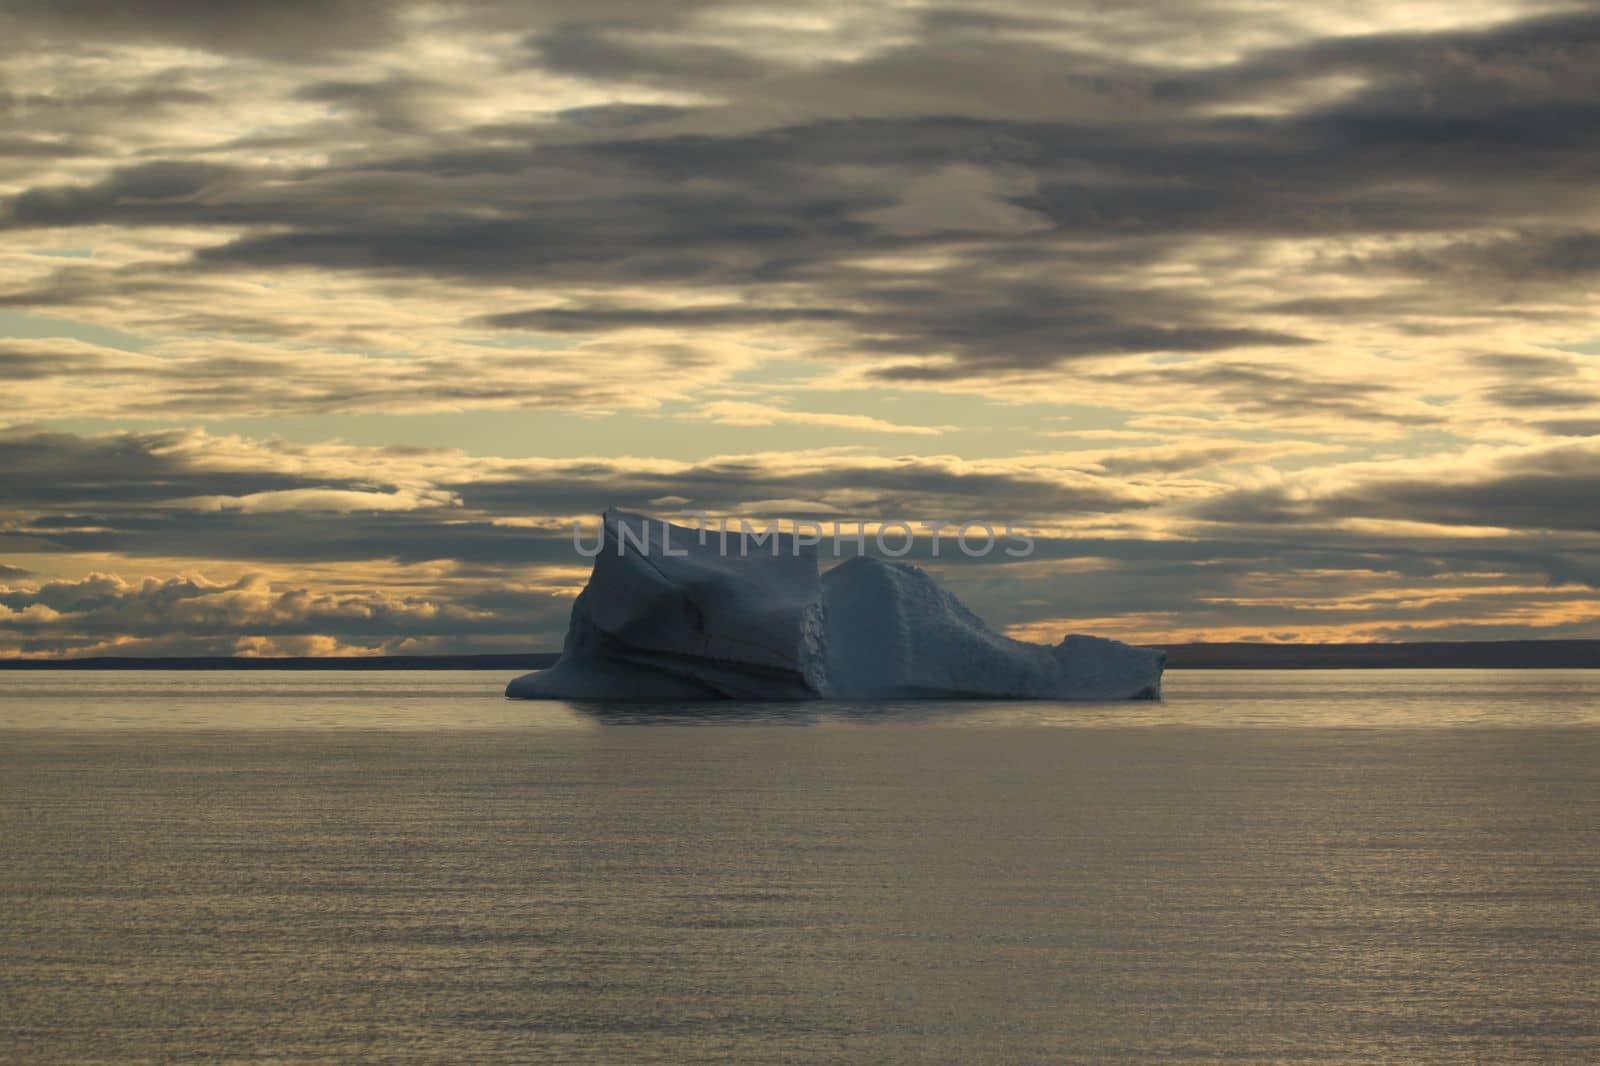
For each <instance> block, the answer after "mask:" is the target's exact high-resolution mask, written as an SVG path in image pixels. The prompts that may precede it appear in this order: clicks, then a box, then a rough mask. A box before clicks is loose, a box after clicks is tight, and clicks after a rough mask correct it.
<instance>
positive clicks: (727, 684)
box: [506, 511, 1166, 701]
mask: <svg viewBox="0 0 1600 1066" xmlns="http://www.w3.org/2000/svg"><path fill="white" fill-rule="evenodd" d="M601 524H602V527H603V529H604V537H603V540H602V544H601V549H600V552H599V554H598V555H596V556H595V561H594V572H593V573H591V574H590V575H589V583H588V585H587V586H585V588H584V590H583V591H582V592H581V593H579V595H578V598H577V601H576V602H575V603H574V604H573V606H572V620H571V623H570V625H569V626H568V629H567V638H566V642H565V644H564V645H563V647H562V650H561V658H560V660H559V661H558V662H557V663H556V664H555V665H554V666H552V667H550V668H549V669H546V670H539V671H536V672H534V673H531V674H527V675H525V676H523V677H519V678H517V679H516V680H515V681H512V682H511V684H510V685H508V686H507V687H506V695H507V696H511V697H514V698H519V699H566V700H640V701H666V700H707V699H736V700H810V699H827V700H893V699H1050V700H1118V699H1157V698H1159V697H1160V695H1161V670H1162V667H1163V665H1164V663H1165V660H1166V655H1165V653H1164V652H1161V651H1157V650H1154V649H1149V648H1135V647H1131V646H1129V645H1127V644H1123V643H1121V642H1119V641H1115V640H1105V639H1103V638H1100V637H1087V636H1068V637H1067V638H1066V639H1064V640H1063V641H1062V642H1061V643H1060V644H1057V645H1055V646H1054V647H1050V646H1047V645H1043V644H1029V643H1025V642H1023V641H1019V640H1012V639H1011V638H1010V637H1006V636H1002V635H1001V634H999V633H996V632H994V631H993V630H991V629H990V628H989V627H988V626H986V625H984V623H983V620H982V619H980V618H979V617H978V616H977V615H975V614H973V613H972V612H971V611H970V610H968V609H967V608H966V607H965V606H964V605H963V604H962V603H961V602H960V601H959V600H957V599H956V598H955V597H954V596H952V595H950V593H948V592H946V591H945V590H944V589H941V588H940V587H939V586H938V585H937V584H936V583H935V582H934V580H933V578H931V577H929V576H928V575H927V574H926V573H924V572H923V571H922V570H920V569H918V568H917V567H915V566H909V565H907V564H905V563H890V562H883V561H881V560H878V559H873V558H870V557H866V556H862V557H859V558H854V559H850V560H848V561H847V562H844V563H841V564H840V565H838V566H836V567H834V568H833V569H831V570H829V571H828V572H827V573H825V574H822V575H820V576H819V575H818V568H817V555H816V549H815V547H814V546H812V545H810V544H805V543H799V544H797V543H796V542H795V538H794V537H793V536H792V535H789V534H774V535H773V536H774V537H775V538H776V539H775V540H761V541H755V540H754V539H752V538H741V537H740V536H739V535H738V534H731V533H730V534H727V535H726V536H724V535H723V534H721V533H719V532H717V531H715V530H707V531H704V532H702V531H699V530H694V529H687V528H685V527H682V526H675V525H670V524H668V523H666V522H662V521H660V520H659V519H654V518H647V517H645V516H643V515H636V514H629V513H626V512H622V511H607V512H606V513H605V515H604V517H603V518H602V520H601Z"/></svg>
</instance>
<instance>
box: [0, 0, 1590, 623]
mask: <svg viewBox="0 0 1600 1066" xmlns="http://www.w3.org/2000/svg"><path fill="white" fill-rule="evenodd" d="M0 42H4V43H0V115H3V116H4V119H5V122H4V125H3V127H0V128H3V129H4V131H5V132H4V133H0V425H8V426H9V428H8V429H6V430H5V432H4V434H3V436H0V489H3V490H4V491H3V492H0V529H3V531H4V532H3V533H0V553H3V556H4V559H5V563H4V567H3V568H0V588H3V589H4V590H5V591H4V593H3V596H4V598H3V599H0V603H4V604H5V605H6V606H5V608H4V610H5V612H7V613H0V645H3V647H0V650H5V649H9V650H12V651H26V652H28V653H36V654H47V653H51V652H53V651H64V650H74V649H84V648H99V647H111V646H119V645H118V642H119V641H120V642H123V644H125V645H126V646H129V647H138V648H151V649H156V648H173V649H179V648H204V649H208V650H214V649H219V648H220V649H223V650H230V649H233V648H236V647H237V648H239V649H241V650H250V649H255V650H259V649H261V648H268V647H282V648H289V647H323V648H331V647H339V648H365V649H373V650H375V649H391V650H394V649H398V648H401V647H402V646H403V647H405V648H439V649H465V648H469V647H472V648H476V647H487V646H494V647H502V646H549V643H550V641H551V640H552V639H553V637H554V635H555V634H558V633H559V631H560V629H561V627H562V625H563V621H562V614H563V610H562V608H561V606H560V605H561V604H562V603H563V602H564V597H566V596H568V595H570V591H571V588H572V587H573V584H574V582H576V581H580V580H581V572H580V570H581V568H579V567H577V561H576V560H575V557H574V556H573V554H572V553H571V550H570V546H568V545H566V544H565V540H564V538H565V536H566V534H565V533H564V532H563V530H564V528H565V527H564V525H563V524H564V523H565V522H567V521H569V520H570V519H572V518H574V517H577V516H582V515H592V514H594V513H595V512H597V511H598V510H600V509H601V508H602V507H604V506H606V505H611V504H615V505H620V506H627V507H635V508H639V509H644V510H655V511H665V510H669V509H672V508H675V507H678V506H692V507H695V508H702V509H707V510H712V511H717V512H729V513H738V514H743V515H747V516H749V517H751V518H752V519H754V518H757V517H765V516H768V515H775V514H783V515H787V516H791V517H801V516H817V515H821V516H834V515H842V516H846V517H852V518H863V519H881V518H887V517H900V518H911V519H923V518H938V519H955V520H960V519H962V518H966V517H982V518H986V519H990V520H996V521H1004V520H1007V519H1013V518H1015V519H1023V520H1026V521H1028V522H1029V523H1031V524H1032V525H1033V526H1034V528H1036V529H1037V530H1038V531H1039V534H1040V540H1039V543H1040V545H1041V550H1040V555H1039V556H1038V557H1037V558H1036V559H1034V560H1031V561H1029V562H1027V563H1025V564H1015V563H1013V564H1004V565H1002V564H998V563H996V564H993V565H989V564H971V565H965V566H964V565H963V564H960V563H959V562H958V561H952V560H949V559H947V558H942V559H940V560H932V559H929V560H928V561H929V562H930V564H933V563H937V565H939V566H941V567H946V568H947V569H948V570H949V571H950V573H949V577H950V579H951V580H952V581H953V582H955V583H957V584H958V586H960V587H962V590H963V592H964V593H965V594H966V595H968V596H969V597H971V598H972V599H973V600H974V601H975V602H978V603H979V604H980V606H981V607H982V608H983V609H984V611H985V612H986V613H987V614H989V615H990V616H991V617H993V618H995V620H996V621H998V622H1000V623H1002V624H1006V625H1013V626H1016V627H1019V628H1018V631H1019V632H1021V631H1027V632H1030V633H1038V634H1040V635H1043V634H1045V633H1047V632H1049V631H1052V630H1054V629H1057V628H1066V627H1078V628H1098V629H1099V630H1101V631H1105V632H1114V633H1118V634H1122V635H1130V636H1137V637H1139V638H1141V639H1151V640H1156V639H1184V638H1187V637H1198V636H1215V637H1223V636H1227V637H1236V636H1242V637H1251V638H1257V637H1259V638H1265V639H1284V638H1287V637H1289V636H1291V635H1299V636H1300V637H1301V638H1309V637H1334V636H1353V637H1360V638H1363V639H1392V638H1397V637H1404V636H1407V635H1417V634H1420V633H1428V634H1431V635H1475V634H1481V635H1493V636H1529V635H1540V634H1548V635H1592V636H1600V606H1597V600H1596V597H1595V595H1594V581H1595V576H1596V573H1597V566H1596V561H1595V556H1594V552H1595V550H1596V543H1595V539H1594V537H1595V533H1594V531H1595V530H1596V529H1600V522H1597V520H1600V514H1597V513H1596V512H1595V508H1594V506H1593V505H1592V504H1591V503H1590V502H1589V501H1590V500H1591V499H1592V498H1600V493H1596V492H1595V491H1594V490H1595V489H1600V484H1595V483H1596V482H1597V480H1600V476H1597V474H1596V471H1597V470H1600V366H1597V359H1600V354H1597V353H1600V315H1597V314H1596V311H1595V307H1596V306H1597V305H1596V302H1595V299H1594V297H1595V294H1596V287H1597V284H1600V226H1597V225H1596V224H1595V223H1594V220H1595V219H1596V218H1600V191H1597V186H1596V184H1595V183H1594V181H1593V180H1592V175H1593V173H1594V171H1595V167H1596V164H1597V162H1600V140H1597V137H1596V134H1595V133H1594V132H1593V131H1594V130H1596V129H1600V121H1597V120H1600V104H1597V103H1596V101H1597V100H1600V76H1597V75H1596V73H1595V72H1596V71H1597V70H1600V13H1597V12H1596V11H1595V10H1594V9H1593V7H1592V5H1587V4H1564V3H1540V2H1523V3H1516V2H1504V0H1473V2H1468V3H1463V4H1452V5H1447V6H1439V5H1425V4H1416V5H1394V4H1357V5H1353V6H1352V5H1344V6H1341V7H1339V8H1338V9H1337V10H1336V9H1333V8H1330V7H1327V6H1324V5H1304V4H1290V3H1287V2H1285V3H1276V2H1269V3H1265V4H1249V5H1243V4H1237V3H1220V2H1219V3H1212V2H1204V3H1183V4H1176V3H1170V2H1168V0H1137V2H1134V3H1130V4H1119V5H1115V6H1114V7H1106V6H1105V5H1094V4H1065V5H1063V4H1058V3H1048V4H1047V3H1043V2H1038V3H1032V2H1027V0H1008V2H1006V3H1002V4H993V3H984V4H977V3H961V2H957V3H950V4H922V3H911V4H842V3H841V4H834V3H825V4H821V5H812V6H809V7H807V8H806V9H805V10H804V11H799V10H797V9H795V8H794V7H793V6H792V5H776V4H769V3H765V2H713V0H705V2H690V3H673V4H656V3H651V4H645V3H636V2H624V0H589V2H586V3H583V4H577V3H566V2H560V3H542V4H538V5H531V6H530V5H525V4H511V3H503V2H492V0H476V2H467V3H457V4H450V5H438V4H427V3H395V4H389V3H382V4H380V3H374V2H370V0H338V2H336V3H316V4H312V3H283V4H276V5H258V4H235V5H216V4H201V3H195V2H189V0H184V2H161V3H150V4H140V5H126V4H112V3H105V2H99V0H73V2H69V3H42V2H41V3H16V4H11V5H8V6H7V7H6V9H5V11H4V12H3V13H0ZM80 586H81V587H82V588H83V589H85V590H86V591H85V592H84V593H83V597H82V598H80V599H77V600H72V601H71V603H75V604H78V605H79V606H75V607H74V606H70V605H68V606H62V604H64V603H67V600H64V599H63V597H68V599H70V596H69V592H70V590H71V589H75V588H79V587H80ZM507 589H511V590H522V591H513V592H507V591H506V590H507ZM363 612H364V613H363ZM358 616H360V618H363V619H365V621H359V620H358ZM141 617H142V618H147V619H148V620H149V623H148V624H145V623H141V622H140V621H139V618H141ZM241 641H242V642H243V643H240V642H241ZM150 642H154V643H150ZM274 642H276V643H274ZM295 642H299V643H295ZM318 642H321V643H318Z"/></svg>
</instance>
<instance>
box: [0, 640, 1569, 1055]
mask: <svg viewBox="0 0 1600 1066" xmlns="http://www.w3.org/2000/svg"><path fill="white" fill-rule="evenodd" d="M505 681H506V678H505V677H503V676H500V675H497V674H493V673H483V672H460V673H455V672H451V673H444V672H417V673H398V672H362V673H328V674H325V673H305V672H227V673H220V672H219V673H211V672H204V673H177V672H175V673H163V672H128V673H65V672H50V673H44V672H40V673H10V674H7V675H4V676H0V685H3V690H0V1061H5V1062H16V1063H48V1062H103V1063H127V1062H183V1061H206V1062H212V1061H222V1062H269V1061H270V1062H351V1061H380V1062H395V1063H408V1062H418V1063H420V1062H441V1063H446V1062H447V1063H464V1062H481V1061H526V1062H541V1063H550V1062H615V1063H646V1062H736V1063H765V1062H918V1063H924V1062H928V1063H941V1062H943V1063H987V1062H995V1063H1026V1062H1048V1063H1105V1062H1153V1061H1156V1062H1158V1061H1170V1060H1182V1061H1186V1062H1194V1063H1205V1062H1301V1063H1355V1062H1411V1063H1428V1062H1496V1063H1517V1062H1528V1063H1534V1062H1538V1063H1562V1062H1583V1061H1596V1060H1600V671H1595V672H1582V671H1503V672H1502V671H1445V670H1419V671H1250V672H1234V671H1189V672H1176V671H1175V672H1172V673H1169V675H1168V679H1167V696H1166V698H1165V699H1164V700H1163V701H1161V702H1159V703H1129V704H1059V703H1052V704H1018V703H984V704H923V705H916V704H902V705H893V706H888V707H868V706H862V705H857V706H851V705H800V706H795V705H772V704H743V705H736V704H721V705H711V704H707V705H697V706H682V707H674V708H670V709H665V708H659V707H658V708H652V707H646V706H621V705H612V706H583V705H576V704H561V703H523V702H512V701H506V700H503V699H501V698H500V690H501V688H502V687H503V685H504V683H505Z"/></svg>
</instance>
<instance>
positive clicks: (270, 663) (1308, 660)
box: [0, 640, 1600, 670]
mask: <svg viewBox="0 0 1600 1066" xmlns="http://www.w3.org/2000/svg"><path fill="white" fill-rule="evenodd" d="M1148 646H1149V647H1153V648H1161V649H1162V650H1164V651H1165V652H1166V653H1167V668H1168V669H1170V670H1252V669H1265V670H1329V669H1373V668H1383V667H1390V668H1405V669H1467V668H1491V669H1537V668H1546V669H1549V668H1591V669H1594V668H1600V640H1489V641H1429V642H1419V643H1397V644H1251V643H1244V642H1240V643H1232V644H1152V645H1148ZM559 657H560V656H559V655H557V654H556V653H555V652H530V653H523V654H517V653H510V654H505V653H502V654H488V655H359V656H319V657H311V656H306V657H294V658H266V657H262V658H242V657H241V658H234V657H229V656H184V657H172V656H151V657H148V658H143V657H135V656H95V657H92V658H83V659H0V670H538V669H542V668H544V667H546V666H549V665H550V664H551V663H554V662H555V661H556V659H558V658H559Z"/></svg>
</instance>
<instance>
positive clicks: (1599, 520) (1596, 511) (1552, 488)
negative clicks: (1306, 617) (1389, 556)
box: [1196, 443, 1600, 533]
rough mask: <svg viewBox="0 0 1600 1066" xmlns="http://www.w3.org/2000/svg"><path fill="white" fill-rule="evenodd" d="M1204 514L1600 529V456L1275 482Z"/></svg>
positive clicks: (1542, 455)
mask: <svg viewBox="0 0 1600 1066" xmlns="http://www.w3.org/2000/svg"><path fill="white" fill-rule="evenodd" d="M1196 513H1197V514H1198V515H1199V516H1200V517H1203V518H1206V519H1209V520H1212V521H1220V522H1228V523H1240V524H1265V525H1297V526H1313V527H1314V526H1318V525H1321V524H1323V523H1326V522H1329V521H1331V520H1340V519H1351V518H1366V519H1388V520H1397V521H1406V522H1424V523H1432V524H1436V525H1444V526H1473V527H1484V528H1507V529H1512V530H1523V531H1535V530H1558V531H1571V532H1575V533H1592V532H1594V531H1595V530H1600V454H1597V451H1596V449H1595V448H1594V447H1593V446H1592V445H1591V444H1588V443H1584V444H1574V445H1562V446H1558V447H1552V448H1547V449H1544V450H1538V451H1532V452H1526V453H1519V454H1513V455H1509V456H1507V457H1504V458H1501V459H1500V460H1499V461H1498V462H1496V463H1495V464H1494V465H1493V466H1490V467H1488V468H1485V469H1482V470H1479V471H1475V472H1473V474H1472V475H1471V476H1465V475H1463V474H1462V473H1460V472H1454V473H1453V474H1451V475H1450V476H1434V477H1427V478H1423V477H1409V476H1406V475H1404V474H1388V475H1382V474H1370V475H1368V476H1367V477H1366V478H1364V479H1361V480H1358V481H1357V482H1356V483H1354V484H1351V485H1348V486H1345V487H1342V488H1335V489H1330V490H1326V491H1322V492H1317V493H1309V492H1304V491H1297V490H1296V489H1295V487H1293V486H1292V485H1291V486H1287V487H1273V488H1266V489H1252V490H1246V491H1241V492H1236V493H1231V494H1228V495H1225V496H1223V497H1220V498H1218V499H1215V500H1210V501H1207V502H1205V503H1204V504H1202V505H1200V506H1199V507H1198V508H1197V510H1196Z"/></svg>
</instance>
